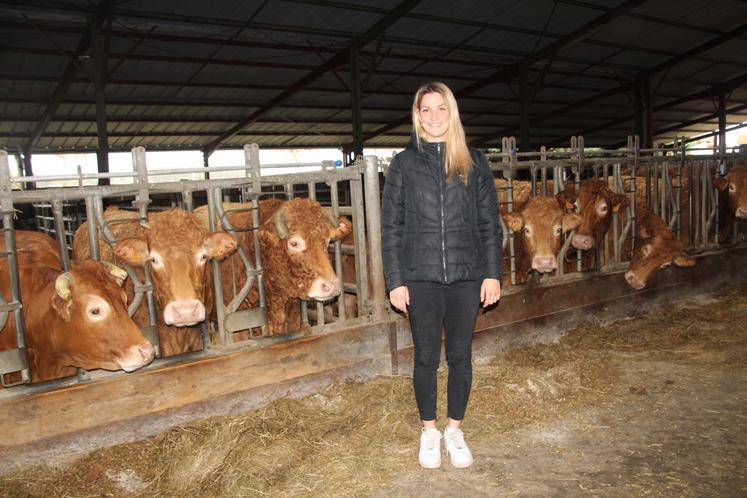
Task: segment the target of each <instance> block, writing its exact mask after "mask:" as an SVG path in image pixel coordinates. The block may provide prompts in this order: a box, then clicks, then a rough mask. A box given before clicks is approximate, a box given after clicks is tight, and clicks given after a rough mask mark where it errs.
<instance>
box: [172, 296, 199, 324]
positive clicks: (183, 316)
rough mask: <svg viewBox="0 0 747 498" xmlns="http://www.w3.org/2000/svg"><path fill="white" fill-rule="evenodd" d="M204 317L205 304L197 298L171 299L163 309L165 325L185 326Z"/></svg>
mask: <svg viewBox="0 0 747 498" xmlns="http://www.w3.org/2000/svg"><path fill="white" fill-rule="evenodd" d="M204 319H205V305H204V304H202V301H200V300H199V299H183V300H178V301H172V302H170V303H169V304H167V305H166V307H165V308H164V309H163V321H164V322H166V325H175V326H177V327H187V326H189V325H194V324H196V323H197V322H201V321H203V320H204Z"/></svg>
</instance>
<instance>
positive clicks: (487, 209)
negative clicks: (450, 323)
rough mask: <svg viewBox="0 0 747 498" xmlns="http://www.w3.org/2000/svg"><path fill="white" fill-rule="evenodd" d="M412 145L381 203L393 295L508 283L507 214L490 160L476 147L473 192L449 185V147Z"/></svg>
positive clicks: (393, 169)
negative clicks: (503, 218) (489, 281)
mask: <svg viewBox="0 0 747 498" xmlns="http://www.w3.org/2000/svg"><path fill="white" fill-rule="evenodd" d="M421 147H422V151H418V150H417V145H416V143H415V140H414V139H413V140H412V141H411V142H410V145H409V146H408V148H407V149H405V150H404V151H402V152H400V153H399V154H397V155H396V156H395V157H394V159H393V160H392V162H391V164H390V166H389V172H388V173H387V177H386V182H385V184H384V193H383V196H382V201H381V219H382V222H381V228H382V252H383V258H384V274H385V276H386V283H387V288H388V289H389V290H390V291H391V290H392V289H394V288H396V287H399V286H401V285H407V282H410V281H427V282H439V283H444V284H448V283H452V282H457V281H461V280H478V279H480V280H481V279H484V278H496V279H499V280H501V279H502V278H503V259H502V258H503V254H502V247H503V234H502V230H501V222H500V208H499V205H498V197H497V195H496V190H495V183H494V181H493V175H492V174H491V172H490V166H489V164H488V161H487V158H486V157H485V156H484V155H483V154H482V152H480V151H478V150H477V149H473V148H471V147H470V154H471V155H472V159H473V167H472V172H471V174H470V178H469V182H468V185H467V186H465V185H464V182H462V181H461V180H459V179H455V180H454V181H448V180H447V176H446V171H445V169H444V144H443V143H428V142H421Z"/></svg>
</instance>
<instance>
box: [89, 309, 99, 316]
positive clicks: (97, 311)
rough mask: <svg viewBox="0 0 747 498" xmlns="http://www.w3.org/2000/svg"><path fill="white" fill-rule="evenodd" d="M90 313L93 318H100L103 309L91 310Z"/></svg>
mask: <svg viewBox="0 0 747 498" xmlns="http://www.w3.org/2000/svg"><path fill="white" fill-rule="evenodd" d="M90 313H91V314H92V315H93V316H99V315H100V314H101V308H91V311H90Z"/></svg>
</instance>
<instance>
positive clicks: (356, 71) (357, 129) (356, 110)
mask: <svg viewBox="0 0 747 498" xmlns="http://www.w3.org/2000/svg"><path fill="white" fill-rule="evenodd" d="M361 93H362V92H361V75H360V52H359V50H358V44H357V43H353V45H352V46H351V47H350V108H351V110H352V111H353V116H352V117H353V123H352V124H353V150H352V157H348V156H346V157H345V159H346V165H350V164H352V163H353V162H354V161H355V158H356V157H358V156H362V155H363V105H362V102H361V100H362V95H361Z"/></svg>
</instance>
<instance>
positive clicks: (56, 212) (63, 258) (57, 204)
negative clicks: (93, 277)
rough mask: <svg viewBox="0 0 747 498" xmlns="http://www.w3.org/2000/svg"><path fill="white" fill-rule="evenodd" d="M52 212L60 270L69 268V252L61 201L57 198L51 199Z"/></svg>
mask: <svg viewBox="0 0 747 498" xmlns="http://www.w3.org/2000/svg"><path fill="white" fill-rule="evenodd" d="M52 214H53V216H54V226H55V231H56V232H57V246H58V248H59V251H60V262H61V263H62V270H63V271H69V270H70V254H68V252H67V241H66V240H65V222H64V221H63V219H62V202H61V201H60V200H59V199H53V200H52Z"/></svg>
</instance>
